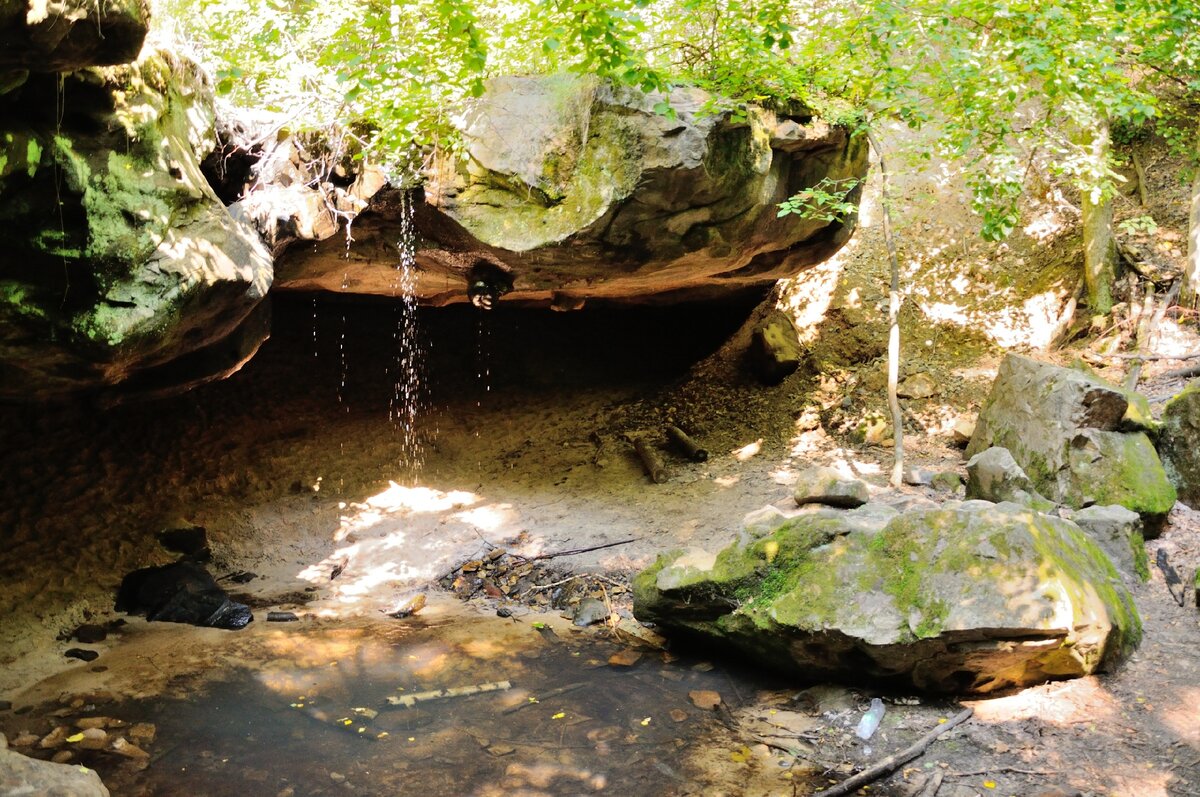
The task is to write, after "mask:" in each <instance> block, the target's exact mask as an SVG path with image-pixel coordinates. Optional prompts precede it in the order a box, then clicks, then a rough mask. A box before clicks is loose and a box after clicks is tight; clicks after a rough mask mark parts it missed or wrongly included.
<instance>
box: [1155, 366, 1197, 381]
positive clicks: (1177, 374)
mask: <svg viewBox="0 0 1200 797" xmlns="http://www.w3.org/2000/svg"><path fill="white" fill-rule="evenodd" d="M1192 376H1200V365H1191V366H1188V367H1187V368H1176V369H1175V370H1174V371H1167V372H1166V373H1165V374H1163V377H1164V378H1166V379H1179V378H1187V377H1192Z"/></svg>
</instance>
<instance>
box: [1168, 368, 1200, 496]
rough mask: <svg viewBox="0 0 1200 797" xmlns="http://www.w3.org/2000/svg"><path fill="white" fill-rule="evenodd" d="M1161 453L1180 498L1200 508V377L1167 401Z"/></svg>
mask: <svg viewBox="0 0 1200 797" xmlns="http://www.w3.org/2000/svg"><path fill="white" fill-rule="evenodd" d="M1158 454H1159V456H1161V457H1162V463H1163V467H1164V468H1166V470H1167V477H1168V478H1169V479H1170V480H1171V483H1172V484H1174V485H1175V489H1177V490H1178V491H1179V498H1180V500H1182V501H1183V502H1184V503H1185V504H1187V505H1188V506H1190V507H1200V380H1197V381H1195V382H1192V383H1191V384H1189V385H1188V386H1187V387H1186V388H1184V389H1183V391H1181V392H1180V393H1179V395H1177V396H1175V397H1174V398H1172V399H1171V400H1170V401H1169V402H1167V407H1166V409H1164V410H1163V418H1162V431H1161V432H1160V433H1159V437H1158Z"/></svg>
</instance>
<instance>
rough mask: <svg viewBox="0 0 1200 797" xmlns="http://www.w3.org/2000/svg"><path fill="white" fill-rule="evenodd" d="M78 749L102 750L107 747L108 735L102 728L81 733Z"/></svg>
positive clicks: (89, 729)
mask: <svg viewBox="0 0 1200 797" xmlns="http://www.w3.org/2000/svg"><path fill="white" fill-rule="evenodd" d="M82 733H83V738H82V739H80V740H79V742H78V744H79V747H80V748H81V749H83V750H103V749H104V748H106V747H108V734H107V733H106V732H105V731H104V730H103V729H102V728H88V729H87V730H86V731H83V732H82Z"/></svg>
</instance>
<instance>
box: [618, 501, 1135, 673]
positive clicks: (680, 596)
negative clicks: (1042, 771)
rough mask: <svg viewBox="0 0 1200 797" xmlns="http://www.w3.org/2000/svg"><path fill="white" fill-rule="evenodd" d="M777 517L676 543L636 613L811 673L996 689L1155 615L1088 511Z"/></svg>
mask: <svg viewBox="0 0 1200 797" xmlns="http://www.w3.org/2000/svg"><path fill="white" fill-rule="evenodd" d="M877 509H878V508H877V506H876V505H874V504H868V505H866V506H864V507H861V508H860V509H855V510H850V511H842V512H839V511H837V510H822V511H819V512H815V513H809V514H802V515H798V516H795V517H791V518H783V517H781V518H780V520H779V521H778V522H777V524H776V525H775V528H774V529H773V530H771V531H769V532H768V531H766V528H765V527H764V520H765V519H766V518H765V516H764V517H758V518H757V519H756V525H753V526H748V527H747V529H746V530H744V531H743V532H742V538H741V540H739V541H738V542H735V543H734V544H732V545H730V546H729V547H727V548H725V549H724V550H723V551H721V552H720V553H718V554H715V555H714V554H711V553H708V552H705V551H702V550H691V551H682V552H681V551H675V552H672V553H669V554H665V555H663V556H660V557H659V559H658V561H657V562H656V563H655V564H654V565H653V566H652V567H650V568H648V569H647V570H644V571H642V572H641V573H640V574H638V576H637V577H636V578H635V580H634V613H635V615H636V616H637V617H638V619H640V620H642V621H646V622H654V623H657V624H659V625H660V626H662V627H663V628H664V629H666V630H667V631H677V632H682V633H685V634H688V635H692V636H698V637H701V638H704V639H706V640H711V641H716V642H720V643H723V644H726V645H729V646H731V647H735V648H738V649H740V650H742V651H744V652H746V653H748V654H750V655H752V656H754V657H756V658H758V659H759V660H761V661H763V662H765V663H768V664H770V665H772V666H775V667H777V668H780V669H783V670H786V671H791V672H794V673H796V674H798V675H800V676H802V677H804V678H810V679H822V678H832V679H838V680H870V681H874V682H877V683H882V684H885V685H892V686H895V687H898V688H903V687H915V688H917V689H920V690H925V691H931V692H963V693H987V692H994V691H997V690H1003V689H1009V688H1013V687H1023V686H1029V685H1031V684H1036V683H1039V682H1042V681H1047V680H1052V679H1058V678H1068V677H1074V676H1080V675H1085V674H1088V673H1091V672H1095V671H1097V670H1099V669H1103V668H1107V667H1110V666H1112V665H1114V664H1115V663H1117V662H1118V661H1120V660H1121V659H1122V658H1123V657H1124V656H1125V655H1126V654H1128V653H1129V652H1130V651H1131V650H1132V649H1133V648H1134V647H1135V646H1136V645H1137V643H1138V642H1139V640H1140V637H1141V621H1140V618H1139V617H1138V613H1137V609H1136V607H1135V606H1134V603H1133V599H1132V597H1131V596H1130V594H1129V592H1128V591H1127V590H1126V588H1125V587H1124V585H1123V584H1122V582H1121V579H1120V578H1119V576H1118V574H1117V572H1116V570H1115V569H1114V568H1113V565H1112V563H1111V562H1110V561H1109V560H1108V558H1107V557H1106V556H1105V555H1104V553H1103V551H1101V550H1100V549H1099V548H1098V547H1097V546H1096V544H1095V543H1094V542H1092V541H1091V540H1090V539H1089V538H1088V537H1087V535H1085V534H1084V533H1083V532H1082V531H1081V530H1080V529H1079V527H1078V526H1076V525H1075V524H1074V523H1071V522H1070V521H1067V520H1063V519H1061V518H1057V517H1052V516H1049V515H1044V514H1040V513H1037V512H1034V511H1031V510H1029V509H1027V508H1025V507H1022V506H1018V505H1016V504H1007V503H1006V504H991V503H988V502H984V501H969V502H964V503H961V504H947V505H946V506H945V507H943V508H939V509H918V510H910V511H907V512H905V513H903V514H896V513H895V512H894V511H892V512H886V511H884V512H881V511H877Z"/></svg>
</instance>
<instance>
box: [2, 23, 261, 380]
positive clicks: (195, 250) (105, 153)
mask: <svg viewBox="0 0 1200 797" xmlns="http://www.w3.org/2000/svg"><path fill="white" fill-rule="evenodd" d="M133 5H137V4H133ZM101 6H103V7H105V8H109V7H112V8H117V7H119V6H121V4H120V3H103V4H101ZM51 7H52V8H53V7H54V6H53V5H52V6H51ZM62 24H63V25H66V23H65V22H64V23H62ZM89 24H93V26H94V23H89ZM107 33H108V31H107V30H106V34H107ZM112 35H116V31H114V32H113V34H112ZM5 52H6V56H7V55H8V52H7V51H5ZM59 80H60V77H59V75H57V74H53V73H38V72H31V73H30V76H29V77H28V79H27V80H25V81H24V82H23V83H21V84H20V85H18V86H16V87H15V88H9V89H8V90H6V91H3V93H0V250H2V251H3V252H4V259H3V261H2V262H0V386H2V387H0V399H18V398H19V399H26V400H28V399H35V400H36V399H43V398H49V397H53V396H59V395H64V394H70V393H75V392H79V391H96V390H109V389H111V388H113V386H116V385H121V390H125V391H134V390H137V391H145V392H151V393H154V392H160V391H164V390H170V389H176V388H179V387H180V386H183V385H188V384H196V383H199V382H202V381H207V380H208V379H212V378H217V377H219V376H223V375H225V374H227V373H229V372H230V371H231V370H236V368H237V367H238V366H239V365H240V364H241V363H242V362H244V361H245V360H246V359H247V358H248V357H249V356H250V355H252V354H253V352H254V351H255V350H256V349H257V346H258V344H259V343H261V341H262V340H263V339H265V337H266V335H267V333H268V327H269V324H268V316H267V315H266V311H267V308H266V306H265V305H261V304H260V303H261V302H262V300H263V298H264V297H265V295H266V292H267V289H268V288H269V286H270V285H271V280H272V263H271V259H270V254H269V252H268V251H267V249H266V247H265V246H264V245H263V243H262V241H261V240H260V239H259V238H258V236H257V235H256V234H255V232H254V230H253V228H251V227H250V226H249V225H246V224H243V223H240V222H236V221H235V220H234V219H233V218H232V217H231V216H230V214H229V212H228V211H227V210H226V209H225V207H224V205H223V204H222V203H221V202H220V201H219V200H218V198H217V196H216V195H215V193H214V192H213V190H212V188H210V186H209V184H208V182H207V181H206V180H205V178H204V177H203V175H202V174H201V171H200V167H199V164H200V159H201V157H202V156H203V155H204V154H205V153H206V152H207V151H208V149H210V148H211V147H212V144H213V105H212V93H211V89H210V86H209V83H208V79H207V78H206V77H205V76H204V75H203V73H201V72H200V70H199V68H198V67H196V66H195V65H194V64H192V63H191V62H189V61H187V60H185V59H182V58H179V57H177V56H175V55H173V54H171V53H169V52H166V51H162V50H154V49H150V48H147V51H146V52H144V53H143V55H142V56H141V57H140V59H139V60H138V61H136V62H134V63H130V64H125V65H121V66H114V67H91V68H87V69H82V70H79V71H75V72H72V73H69V74H65V75H62V77H61V80H62V83H61V85H60V84H59ZM56 109H57V110H56ZM60 115H61V117H60ZM113 395H115V394H113Z"/></svg>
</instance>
